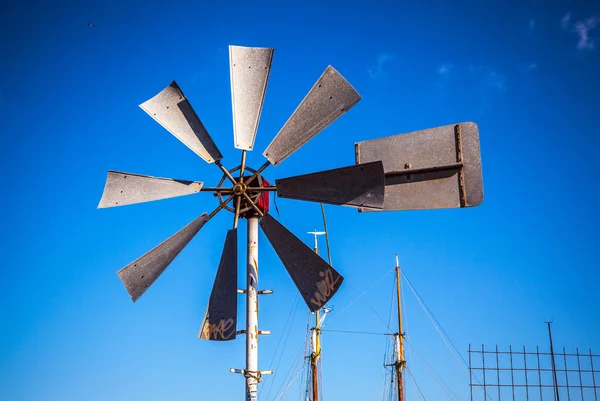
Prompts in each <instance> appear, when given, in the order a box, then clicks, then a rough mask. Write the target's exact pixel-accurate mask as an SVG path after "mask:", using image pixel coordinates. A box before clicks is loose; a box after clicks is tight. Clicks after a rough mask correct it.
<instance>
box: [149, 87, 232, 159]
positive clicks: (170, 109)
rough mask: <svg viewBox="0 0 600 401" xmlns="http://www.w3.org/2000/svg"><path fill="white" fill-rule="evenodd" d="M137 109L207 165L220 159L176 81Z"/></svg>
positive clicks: (218, 153) (217, 151) (215, 146)
mask: <svg viewBox="0 0 600 401" xmlns="http://www.w3.org/2000/svg"><path fill="white" fill-rule="evenodd" d="M140 107H141V108H142V110H144V111H145V112H146V113H148V114H149V115H150V117H152V118H153V119H155V120H156V121H157V122H158V123H159V124H160V125H162V126H163V127H165V129H166V130H167V131H169V132H170V133H171V134H173V135H175V136H176V137H177V139H179V140H180V141H181V142H183V143H184V144H185V146H187V147H188V148H190V149H191V150H192V151H193V152H194V153H196V154H197V155H198V156H200V157H201V158H203V159H204V160H206V161H207V162H208V163H213V162H215V161H219V160H221V159H222V158H223V156H222V155H221V152H219V149H217V145H215V143H214V142H213V140H212V138H211V137H210V135H209V134H208V131H206V128H204V125H203V124H202V121H200V118H198V116H197V115H196V112H195V111H194V109H193V108H192V106H191V105H190V102H189V101H188V100H187V99H186V97H185V95H184V94H183V92H182V91H181V89H180V88H179V85H177V82H175V81H173V82H171V85H169V86H167V87H166V88H165V89H163V90H162V91H161V92H160V93H159V94H158V95H156V96H154V97H153V98H152V99H150V100H147V101H145V102H144V103H142V104H140Z"/></svg>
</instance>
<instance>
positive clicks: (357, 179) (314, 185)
mask: <svg viewBox="0 0 600 401" xmlns="http://www.w3.org/2000/svg"><path fill="white" fill-rule="evenodd" d="M275 185H276V186H277V195H279V196H280V197H281V198H291V199H300V200H306V201H311V202H322V203H330V204H333V205H346V206H357V207H368V208H376V209H382V208H383V197H384V191H385V176H384V174H383V164H382V163H381V162H372V163H365V164H359V165H357V166H350V167H342V168H336V169H333V170H327V171H321V172H318V173H312V174H305V175H298V176H296V177H290V178H283V179H280V180H275Z"/></svg>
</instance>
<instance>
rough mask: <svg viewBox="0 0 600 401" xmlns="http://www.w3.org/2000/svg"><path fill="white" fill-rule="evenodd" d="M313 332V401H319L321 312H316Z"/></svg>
mask: <svg viewBox="0 0 600 401" xmlns="http://www.w3.org/2000/svg"><path fill="white" fill-rule="evenodd" d="M311 331H312V333H311V334H312V344H313V347H312V348H313V352H312V354H311V355H310V374H311V379H312V380H311V383H312V401H318V400H319V366H318V362H319V357H320V356H321V341H320V340H321V339H320V337H321V329H320V328H319V311H316V312H315V327H314V328H313V329H312V330H311Z"/></svg>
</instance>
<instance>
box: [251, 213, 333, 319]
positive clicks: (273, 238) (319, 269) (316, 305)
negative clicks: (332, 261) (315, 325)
mask: <svg viewBox="0 0 600 401" xmlns="http://www.w3.org/2000/svg"><path fill="white" fill-rule="evenodd" d="M260 227H261V228H262V230H263V232H264V233H265V235H266V237H267V239H268V240H269V242H270V243H271V245H272V246H273V249H275V252H276V253H277V255H278V256H279V259H281V262H282V263H283V265H284V266H285V268H286V270H287V271H288V273H289V274H290V277H291V278H292V280H293V281H294V284H295V285H296V288H298V291H300V295H302V298H304V302H306V305H307V306H308V308H309V309H310V311H311V312H314V311H316V310H319V309H320V308H322V307H323V305H325V304H326V303H327V302H328V301H329V300H330V299H331V298H332V297H333V296H334V295H335V293H336V292H337V290H338V289H339V288H340V286H341V285H342V281H344V278H343V277H342V276H341V275H340V274H339V273H338V272H337V271H336V270H335V269H334V268H333V267H332V266H329V265H328V264H327V262H325V261H324V260H323V259H321V257H320V256H319V255H318V254H317V253H315V251H314V250H313V249H310V248H309V247H308V246H306V244H305V243H304V242H302V241H301V240H300V239H299V238H298V237H296V236H295V235H294V234H292V233H291V232H290V231H289V230H288V229H287V228H285V227H284V226H283V225H281V223H279V222H278V221H277V220H275V219H274V218H273V217H271V216H270V215H269V214H265V215H264V216H263V218H262V219H261V221H260Z"/></svg>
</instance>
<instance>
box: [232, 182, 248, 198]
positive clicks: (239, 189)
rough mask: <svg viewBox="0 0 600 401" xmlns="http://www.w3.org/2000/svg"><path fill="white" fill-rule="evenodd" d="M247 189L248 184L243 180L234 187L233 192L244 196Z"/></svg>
mask: <svg viewBox="0 0 600 401" xmlns="http://www.w3.org/2000/svg"><path fill="white" fill-rule="evenodd" d="M246 189H248V186H247V185H246V184H244V183H243V182H238V183H237V184H235V186H234V187H233V193H234V194H235V195H236V196H242V195H243V194H244V193H245V192H246Z"/></svg>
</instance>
